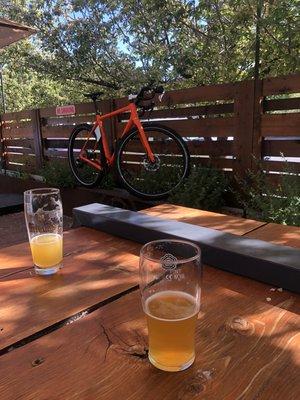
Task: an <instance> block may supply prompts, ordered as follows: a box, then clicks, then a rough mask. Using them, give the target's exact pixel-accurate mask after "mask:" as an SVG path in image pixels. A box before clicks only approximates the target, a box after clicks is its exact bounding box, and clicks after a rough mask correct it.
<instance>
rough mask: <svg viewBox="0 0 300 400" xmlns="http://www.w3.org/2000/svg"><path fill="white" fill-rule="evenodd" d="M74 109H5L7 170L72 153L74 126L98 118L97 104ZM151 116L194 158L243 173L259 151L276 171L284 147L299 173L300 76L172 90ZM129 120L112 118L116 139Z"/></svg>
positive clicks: (105, 107) (104, 105)
mask: <svg viewBox="0 0 300 400" xmlns="http://www.w3.org/2000/svg"><path fill="white" fill-rule="evenodd" d="M126 102H127V99H125V98H121V99H110V100H103V101H101V102H99V107H100V109H101V110H102V111H103V112H108V111H110V110H113V109H115V108H118V107H120V106H122V105H124V104H126ZM75 108H76V114H74V115H71V116H56V107H47V108H42V109H35V110H26V111H21V112H14V113H7V114H3V115H1V125H0V126H1V129H0V134H1V149H0V151H1V153H0V155H1V159H2V168H4V169H7V170H14V171H24V172H29V173H36V172H38V170H39V168H40V167H41V165H42V164H43V163H44V162H45V160H52V159H55V158H66V157H67V145H68V137H69V135H70V132H71V131H72V129H73V127H74V125H76V124H78V123H83V122H92V121H93V119H94V109H93V104H92V103H81V104H76V105H75ZM150 120H155V121H159V122H160V123H163V124H164V125H167V126H169V127H171V128H173V129H175V130H176V131H177V132H178V133H180V134H181V135H182V136H183V137H184V138H186V140H187V141H188V146H189V150H190V153H191V156H192V159H193V160H198V161H200V162H201V163H202V164H203V165H207V164H211V165H213V166H215V167H216V168H219V169H223V170H225V171H229V173H232V172H234V173H238V174H240V175H243V174H244V172H245V171H246V170H247V169H249V168H254V160H253V157H252V155H254V156H255V158H256V159H258V160H261V161H262V164H263V165H264V166H265V167H266V169H267V170H269V171H272V172H271V173H272V174H273V175H275V176H276V174H278V173H282V172H283V171H285V170H286V168H287V165H286V164H287V163H286V162H285V161H283V160H282V159H279V158H278V157H280V156H281V154H282V153H283V154H284V156H285V157H286V158H287V159H288V160H289V162H288V165H289V168H290V169H291V170H293V171H295V172H297V173H300V162H297V161H300V74H296V75H289V76H283V77H277V78H267V79H263V80H260V81H258V82H256V83H255V82H254V81H241V82H236V83H228V84H220V85H210V86H198V87H193V88H189V89H180V90H173V91H169V92H168V93H166V95H165V97H164V99H163V102H162V103H161V104H160V105H159V107H158V108H156V109H154V111H153V112H152V113H151V116H150ZM125 121H126V115H123V116H122V117H121V118H119V119H114V120H112V121H110V122H109V123H108V125H107V126H106V129H107V131H108V132H109V133H110V135H111V136H112V138H113V139H115V138H117V137H118V135H119V134H120V132H121V131H122V128H123V126H124V123H125ZM290 158H294V159H293V160H290ZM297 158H298V159H297Z"/></svg>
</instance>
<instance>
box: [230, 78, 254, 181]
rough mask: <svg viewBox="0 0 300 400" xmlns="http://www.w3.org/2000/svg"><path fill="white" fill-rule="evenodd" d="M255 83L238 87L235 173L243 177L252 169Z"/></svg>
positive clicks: (247, 83)
mask: <svg viewBox="0 0 300 400" xmlns="http://www.w3.org/2000/svg"><path fill="white" fill-rule="evenodd" d="M253 102H254V83H253V81H244V82H240V84H239V85H237V86H236V90H235V99H234V111H235V117H236V131H235V143H234V145H235V154H236V162H235V168H234V173H235V174H236V175H238V176H240V177H241V176H243V175H244V173H245V171H246V170H247V169H250V168H251V158H252V157H251V154H252V137H253Z"/></svg>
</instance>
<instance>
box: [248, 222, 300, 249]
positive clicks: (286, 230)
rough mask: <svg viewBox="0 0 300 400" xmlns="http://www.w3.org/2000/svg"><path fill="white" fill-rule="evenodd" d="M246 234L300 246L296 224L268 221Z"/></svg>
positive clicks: (286, 244)
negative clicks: (289, 224)
mask: <svg viewBox="0 0 300 400" xmlns="http://www.w3.org/2000/svg"><path fill="white" fill-rule="evenodd" d="M246 236H247V237H250V238H253V239H260V240H265V241H267V242H272V243H275V244H282V245H284V246H291V247H296V248H300V228H299V227H298V226H286V225H279V224H273V223H269V224H267V225H265V226H262V227H260V228H259V229H257V230H256V231H253V232H249V233H247V234H246Z"/></svg>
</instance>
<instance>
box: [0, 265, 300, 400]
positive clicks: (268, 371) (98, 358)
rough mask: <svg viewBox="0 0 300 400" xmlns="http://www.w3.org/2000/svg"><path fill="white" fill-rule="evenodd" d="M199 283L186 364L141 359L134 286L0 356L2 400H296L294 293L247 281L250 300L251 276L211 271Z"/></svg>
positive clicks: (298, 338) (143, 343)
mask: <svg viewBox="0 0 300 400" xmlns="http://www.w3.org/2000/svg"><path fill="white" fill-rule="evenodd" d="M212 271H213V273H211V272H212ZM224 276H226V278H225V280H226V282H227V284H226V286H224V284H223V278H224ZM237 282H238V283H237ZM239 286H242V287H243V293H241V292H240V291H239V290H237V287H239ZM203 287H204V294H203V304H202V308H201V312H200V314H199V320H198V323H197V331H196V360H195V363H194V365H193V366H192V367H191V368H189V369H188V370H186V371H182V372H178V373H166V372H163V371H160V370H157V369H155V368H154V367H153V366H152V365H151V364H150V363H149V362H148V360H147V338H146V335H147V329H146V322H145V318H144V316H143V313H142V310H141V305H140V296H139V293H138V291H135V292H133V293H131V294H129V295H125V296H123V297H121V298H120V299H118V300H116V301H114V302H112V303H110V304H108V305H105V306H103V307H100V308H99V309H98V310H96V311H94V312H92V313H91V314H90V315H88V316H86V317H84V318H81V319H80V320H78V321H76V322H74V323H73V324H71V325H67V326H64V327H62V328H61V329H58V330H56V331H55V332H52V333H50V334H48V335H45V336H43V337H41V338H39V339H37V340H35V341H33V342H31V343H29V344H27V345H26V346H24V347H22V348H19V349H16V350H13V351H12V352H10V353H8V354H5V355H3V356H2V357H1V362H0V388H1V389H0V393H1V394H0V399H1V400H17V399H22V400H29V399H30V400H31V399H38V400H46V399H47V400H56V399H64V400H71V399H72V400H98V399H99V400H100V399H101V400H102V399H105V400H117V399H119V398H122V399H126V400H127V399H128V400H141V399H143V400H153V399H158V400H160V399H161V400H163V399H164V400H168V399H169V400H176V399H178V400H189V399H197V400H198V399H199V400H201V399H203V400H204V399H205V400H253V399H258V400H282V399H286V400H298V399H299V398H300V381H299V374H300V354H299V346H300V332H299V329H300V324H299V322H300V320H299V316H298V315H297V313H299V311H300V304H299V296H293V295H291V294H289V293H280V292H276V293H274V294H272V297H274V298H275V297H277V306H272V305H270V304H269V303H268V302H267V301H266V300H265V296H266V293H268V288H266V285H264V284H261V283H258V282H254V287H255V291H256V300H255V299H254V297H253V293H252V281H250V280H248V279H245V278H242V277H238V276H232V275H231V274H229V273H226V272H223V271H220V270H214V269H211V268H207V269H206V271H205V273H204V285H203ZM266 290H267V291H266ZM258 294H259V295H258Z"/></svg>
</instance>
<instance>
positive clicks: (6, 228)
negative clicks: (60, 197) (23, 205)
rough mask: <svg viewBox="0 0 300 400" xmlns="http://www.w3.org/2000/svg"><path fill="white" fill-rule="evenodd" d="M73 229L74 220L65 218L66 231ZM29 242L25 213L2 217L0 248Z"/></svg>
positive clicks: (0, 222) (0, 218)
mask: <svg viewBox="0 0 300 400" xmlns="http://www.w3.org/2000/svg"><path fill="white" fill-rule="evenodd" d="M71 228H72V218H70V217H66V216H64V230H65V231H67V230H69V229H71ZM27 240H28V237H27V231H26V225H25V219H24V213H23V212H19V213H15V214H7V215H1V216H0V248H2V247H7V246H11V245H13V244H17V243H22V242H26V241H27Z"/></svg>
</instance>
